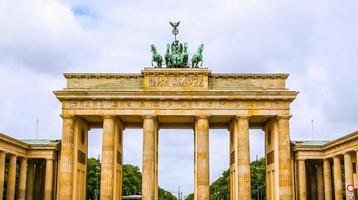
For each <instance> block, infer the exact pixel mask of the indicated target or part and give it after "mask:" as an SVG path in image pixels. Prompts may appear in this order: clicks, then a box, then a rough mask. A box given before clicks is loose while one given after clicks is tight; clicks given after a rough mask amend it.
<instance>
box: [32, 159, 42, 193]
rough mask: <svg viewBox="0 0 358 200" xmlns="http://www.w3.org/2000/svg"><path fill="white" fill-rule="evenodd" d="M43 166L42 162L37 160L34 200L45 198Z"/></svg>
mask: <svg viewBox="0 0 358 200" xmlns="http://www.w3.org/2000/svg"><path fill="white" fill-rule="evenodd" d="M42 179H43V166H42V160H36V165H35V181H34V182H35V183H34V196H33V199H35V200H37V199H41V198H42V196H43V193H42V185H43V181H42Z"/></svg>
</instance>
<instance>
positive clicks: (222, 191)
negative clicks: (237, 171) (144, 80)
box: [210, 170, 230, 200]
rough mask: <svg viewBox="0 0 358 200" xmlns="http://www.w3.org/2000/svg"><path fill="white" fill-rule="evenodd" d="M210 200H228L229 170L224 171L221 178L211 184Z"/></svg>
mask: <svg viewBox="0 0 358 200" xmlns="http://www.w3.org/2000/svg"><path fill="white" fill-rule="evenodd" d="M210 199H211V200H224V199H230V170H226V171H224V172H223V174H222V176H221V177H220V178H218V179H217V180H216V181H215V182H213V183H212V184H211V186H210Z"/></svg>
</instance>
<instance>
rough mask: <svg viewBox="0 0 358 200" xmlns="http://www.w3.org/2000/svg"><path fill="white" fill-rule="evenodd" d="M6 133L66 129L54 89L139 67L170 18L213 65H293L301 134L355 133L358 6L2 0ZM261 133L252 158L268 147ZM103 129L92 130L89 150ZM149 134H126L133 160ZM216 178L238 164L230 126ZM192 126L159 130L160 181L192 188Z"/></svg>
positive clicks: (217, 68)
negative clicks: (67, 75) (85, 76)
mask: <svg viewBox="0 0 358 200" xmlns="http://www.w3.org/2000/svg"><path fill="white" fill-rule="evenodd" d="M0 13H1V14H2V17H1V18H0V27H1V31H0V79H1V81H0V105H1V110H0V132H2V133H5V134H8V135H10V136H12V137H15V138H34V137H35V134H36V119H39V121H40V123H39V137H41V138H52V139H58V138H60V135H61V118H60V117H59V114H60V111H61V105H60V103H59V102H58V101H57V99H56V98H55V97H54V95H53V93H52V92H51V91H53V90H58V89H61V88H63V87H65V80H64V77H63V76H62V73H63V72H139V71H140V70H141V69H143V67H144V66H149V65H150V59H151V58H150V56H151V55H150V49H149V46H150V44H152V43H153V44H156V46H157V48H158V50H159V51H160V52H164V51H165V44H166V43H167V42H169V41H171V40H172V35H171V28H170V26H169V24H168V21H170V20H173V21H175V20H181V24H180V27H179V30H180V34H179V36H178V37H179V39H180V40H181V41H186V42H188V46H189V52H194V51H195V50H196V48H197V46H198V45H199V44H200V43H204V44H205V50H204V65H205V66H207V67H209V68H210V69H211V70H212V71H213V72H259V73H270V72H272V73H275V72H285V73H290V77H289V79H288V87H289V88H290V89H292V90H296V91H300V94H299V96H298V98H297V100H296V101H295V102H294V103H293V104H292V115H293V117H292V119H291V138H292V139H293V140H303V139H312V130H311V120H314V132H313V133H314V134H313V138H314V139H320V140H330V139H334V138H337V137H340V136H343V135H345V134H348V133H350V132H353V131H355V130H357V124H358V123H357V122H358V115H357V113H356V111H357V110H358V104H357V99H358V92H357V88H356V87H357V85H358V79H357V78H356V74H357V72H358V67H357V63H358V56H357V52H358V51H357V50H358V37H357V35H358V2H357V1H354V0H347V1H333V0H317V1H308V0H300V1H298V0H297V1H295V0H294V1H282V0H253V1H248V0H240V1H234V0H232V1H231V0H225V1H210V0H205V1H201V0H199V1H195V2H194V1H188V0H183V1H157V0H153V1H98V0H93V1H82V0H77V1H72V0H64V1H55V0H28V1H17V0H14V1H5V0H0ZM262 138H263V135H262V132H261V131H260V130H253V131H251V135H250V142H251V158H255V155H262V154H263V145H262ZM100 141H101V130H92V131H91V133H90V156H96V157H97V155H98V153H100V149H101V147H100V144H101V142H100ZM141 141H142V139H141V130H126V131H125V140H124V145H125V148H126V151H125V153H124V161H125V162H126V163H132V164H136V165H139V166H140V165H141V148H142V146H141ZM210 141H211V143H210V151H211V154H210V156H211V168H210V172H211V181H214V180H215V179H216V178H217V177H219V176H220V174H221V173H222V171H223V170H225V169H226V168H227V166H228V134H227V131H226V130H213V131H211V134H210ZM192 156H193V135H192V131H191V130H162V131H161V132H160V158H159V167H160V174H159V178H160V180H159V183H160V185H161V187H164V188H166V189H168V190H170V191H173V192H174V191H176V190H177V187H178V185H180V186H181V187H182V188H183V190H184V193H186V194H187V193H190V192H192V191H193V157H192Z"/></svg>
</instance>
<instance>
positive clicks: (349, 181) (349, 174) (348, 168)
mask: <svg viewBox="0 0 358 200" xmlns="http://www.w3.org/2000/svg"><path fill="white" fill-rule="evenodd" d="M344 175H345V184H346V185H345V186H346V188H347V186H348V185H352V186H354V185H353V163H352V156H351V154H350V153H349V152H348V153H345V154H344ZM348 194H349V192H348V190H347V189H346V197H347V199H349V196H348Z"/></svg>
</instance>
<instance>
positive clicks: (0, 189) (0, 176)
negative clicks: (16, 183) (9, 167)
mask: <svg viewBox="0 0 358 200" xmlns="http://www.w3.org/2000/svg"><path fill="white" fill-rule="evenodd" d="M5 155H6V154H5V152H3V151H0V199H3V193H4V179H5Z"/></svg>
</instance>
